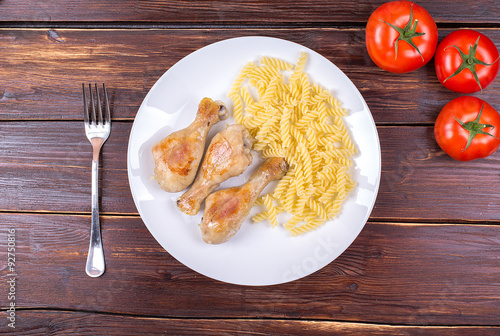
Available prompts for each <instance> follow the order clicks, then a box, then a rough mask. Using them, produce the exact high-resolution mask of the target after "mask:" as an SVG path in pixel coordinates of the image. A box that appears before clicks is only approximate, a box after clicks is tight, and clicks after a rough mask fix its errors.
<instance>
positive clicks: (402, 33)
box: [380, 5, 425, 62]
mask: <svg viewBox="0 0 500 336" xmlns="http://www.w3.org/2000/svg"><path fill="white" fill-rule="evenodd" d="M380 21H382V22H383V23H385V24H387V25H389V26H390V27H392V28H393V29H394V30H396V31H397V32H398V33H399V36H398V38H397V39H396V41H395V42H394V52H395V57H394V59H397V58H398V42H399V41H405V42H406V43H408V44H409V45H411V46H412V47H413V48H414V49H415V50H416V51H417V52H418V54H419V55H420V57H421V58H422V62H423V61H424V56H422V53H421V52H420V50H419V49H418V47H417V46H416V45H415V43H414V42H413V38H414V37H417V36H422V35H425V33H417V32H416V31H417V24H418V20H417V19H415V21H413V5H411V7H410V19H409V20H408V23H407V24H406V25H405V26H404V28H401V27H398V26H395V25H393V24H391V23H389V22H385V21H383V20H380Z"/></svg>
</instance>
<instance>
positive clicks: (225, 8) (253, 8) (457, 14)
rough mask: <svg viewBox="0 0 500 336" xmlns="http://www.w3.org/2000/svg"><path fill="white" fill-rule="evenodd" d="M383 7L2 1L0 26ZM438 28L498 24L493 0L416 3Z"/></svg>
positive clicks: (320, 17) (316, 15)
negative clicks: (456, 24) (442, 25)
mask: <svg viewBox="0 0 500 336" xmlns="http://www.w3.org/2000/svg"><path fill="white" fill-rule="evenodd" d="M384 2H385V1H381V0H376V1H370V0H364V1H356V2H352V1H346V0H344V1H338V0H337V1H317V0H316V1H307V2H297V1H292V0H280V1H266V0H254V1H250V0H244V1H237V2H235V1H228V0H223V1H208V0H203V1H196V2H193V1H186V0H184V1H172V0H160V1H158V0H154V1H153V0H146V1H144V0H125V1H119V0H112V1H100V0H84V1H79V2H78V5H74V4H68V3H67V2H65V1H62V0H52V1H50V2H47V3H44V4H43V5H40V3H39V2H37V1H35V0H23V1H16V0H3V1H2V9H3V10H2V12H1V13H0V21H9V22H12V21H14V22H19V21H20V22H24V21H42V22H50V23H52V22H57V21H63V22H67V21H71V22H101V21H102V22H141V23H142V22H146V23H152V24H155V23H159V22H161V23H172V24H178V23H188V24H189V23H197V24H214V23H215V24H221V23H224V24H265V25H269V24H271V25H272V24H295V23H298V24H314V23H321V24H323V23H330V24H332V23H352V22H366V20H367V19H368V17H369V16H370V14H371V13H372V12H373V11H374V10H375V8H377V7H378V6H379V5H380V4H382V3H384ZM419 5H421V6H423V7H424V8H426V9H427V11H429V13H430V14H431V15H432V17H433V18H434V20H436V21H437V22H439V23H441V22H446V23H449V22H474V23H497V24H498V23H499V22H500V21H499V8H498V3H496V2H495V0H485V1H481V2H480V3H479V2H478V3H471V2H468V1H465V0H458V1H457V0H455V1H452V0H446V1H431V0H423V1H419Z"/></svg>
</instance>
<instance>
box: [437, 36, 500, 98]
mask: <svg viewBox="0 0 500 336" xmlns="http://www.w3.org/2000/svg"><path fill="white" fill-rule="evenodd" d="M479 38H480V36H478V38H477V40H476V43H474V45H471V46H469V54H468V55H467V54H465V53H464V52H463V51H462V50H461V49H460V48H459V47H457V46H455V45H451V46H448V47H453V48H455V49H457V50H458V52H459V54H460V57H461V58H462V64H460V66H459V67H458V68H457V70H455V72H454V73H453V74H451V76H450V77H448V78H446V79H445V80H444V81H443V83H444V82H446V81H447V80H448V79H450V78H452V77H454V76H456V75H458V74H459V73H461V72H462V71H463V70H465V69H469V71H470V72H472V75H473V76H474V79H475V80H476V83H477V85H479V88H480V89H481V92H483V87H482V86H481V83H480V82H479V78H478V77H477V73H476V65H478V64H480V65H485V66H491V65H493V64H494V63H495V62H496V61H498V58H497V59H496V60H495V62H493V63H491V64H489V63H486V62H483V61H481V60H478V59H477V58H476V50H477V46H478V44H479ZM448 47H446V48H448ZM446 48H445V50H446Z"/></svg>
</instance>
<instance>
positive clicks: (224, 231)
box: [200, 158, 289, 244]
mask: <svg viewBox="0 0 500 336" xmlns="http://www.w3.org/2000/svg"><path fill="white" fill-rule="evenodd" d="M288 168H289V166H288V164H287V162H286V161H285V159H283V158H269V159H266V160H265V161H264V163H262V164H261V165H260V167H259V168H258V169H257V170H256V171H255V172H254V173H253V174H252V176H251V177H250V179H249V180H248V182H246V183H245V184H243V185H242V186H239V187H233V188H228V189H222V190H219V191H216V192H214V193H212V194H210V195H209V196H208V197H207V199H206V201H205V213H204V215H203V219H202V222H201V224H200V229H201V235H202V238H203V240H204V241H205V242H206V243H208V244H222V243H225V242H226V241H228V240H229V239H231V238H232V237H233V236H234V235H235V234H236V232H238V230H239V229H240V227H241V224H242V223H243V221H244V220H245V218H246V217H247V216H248V214H249V212H250V209H251V208H252V206H253V204H254V203H255V200H256V199H257V197H259V194H260V193H261V192H262V190H263V189H264V188H265V187H266V186H267V185H268V184H269V182H271V181H273V180H277V179H280V178H282V177H283V176H284V175H285V174H286V172H287V171H288Z"/></svg>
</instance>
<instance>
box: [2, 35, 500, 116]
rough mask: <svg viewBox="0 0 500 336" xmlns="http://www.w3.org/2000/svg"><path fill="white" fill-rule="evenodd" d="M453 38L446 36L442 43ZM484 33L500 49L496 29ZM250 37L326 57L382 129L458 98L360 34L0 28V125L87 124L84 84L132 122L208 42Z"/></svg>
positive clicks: (498, 86) (492, 98)
mask: <svg viewBox="0 0 500 336" xmlns="http://www.w3.org/2000/svg"><path fill="white" fill-rule="evenodd" d="M451 31H452V29H441V30H440V36H441V37H444V36H445V35H446V34H447V33H449V32H451ZM480 31H482V32H483V33H485V34H486V35H488V36H489V37H490V38H491V39H492V40H493V41H496V43H497V46H499V47H500V30H499V29H481V30H480ZM250 35H263V36H272V37H278V38H284V39H288V40H291V41H293V42H297V43H300V44H302V45H304V46H306V47H309V48H311V49H313V50H315V51H317V52H318V53H320V54H322V55H323V56H325V57H326V58H327V59H329V60H330V61H332V62H333V63H334V64H336V65H337V66H338V67H339V68H340V69H341V70H342V71H344V72H345V74H346V75H347V76H348V77H349V78H350V79H351V80H352V81H353V83H354V84H355V85H356V86H357V87H358V89H359V91H360V92H361V94H362V95H363V96H364V97H365V100H366V102H367V104H368V106H369V107H370V109H371V112H372V114H373V117H374V119H375V121H376V122H377V123H403V124H415V123H417V124H421V123H428V124H431V123H433V122H434V121H435V119H436V117H437V115H438V113H439V111H440V109H441V108H442V107H443V106H444V105H445V104H446V103H447V102H448V101H450V100H451V99H453V98H455V97H458V96H459V94H456V93H453V92H451V91H449V90H447V89H446V88H444V87H443V86H442V85H441V84H440V83H439V81H438V80H437V78H436V75H435V71H434V65H433V63H432V62H433V61H431V63H429V64H427V65H426V66H425V67H423V68H421V69H419V70H417V71H414V72H411V73H407V74H393V73H389V72H386V71H383V70H381V69H380V68H378V67H377V66H376V65H375V64H374V63H373V62H372V61H371V59H370V57H369V56H368V53H367V52H366V48H365V43H364V39H365V38H364V29H362V28H349V29H335V28H324V29H321V30H316V29H309V28H306V29H293V30H290V29H242V30H234V29H165V30H128V29H125V30H101V29H92V30H71V29H56V30H53V29H51V30H47V29H28V30H25V29H0V52H1V54H2V64H3V66H2V67H1V68H0V120H33V119H44V120H45V119H50V120H68V119H76V118H82V117H81V114H82V95H81V92H80V91H81V83H82V82H94V81H99V82H105V83H106V86H107V87H108V88H109V93H110V99H111V104H112V115H113V118H115V119H128V120H132V119H133V118H134V117H135V115H136V113H137V110H138V108H139V106H140V104H141V102H142V100H143V99H144V97H145V96H146V94H147V93H148V91H149V90H150V88H151V87H152V86H153V84H154V83H155V82H156V81H157V80H158V79H159V78H160V76H161V75H162V74H163V73H164V72H165V71H167V70H168V69H169V68H170V67H171V66H173V65H174V64H175V63H176V62H177V61H179V60H180V59H182V58H183V57H185V56H186V55H188V54H190V53H191V52H193V51H195V50H197V49H199V48H202V47H204V46H206V45H209V44H211V43H214V42H217V41H221V40H223V39H227V38H232V37H238V36H250ZM243 65H244V64H242V66H243ZM239 70H240V69H234V72H235V76H236V75H237V73H238V72H239ZM313 80H314V79H313ZM230 84H231V80H228V83H227V86H228V88H229V87H230ZM499 90H500V81H498V80H497V81H496V82H494V83H493V84H492V85H491V86H490V87H488V88H486V90H485V91H484V93H483V94H480V97H481V98H482V99H484V100H486V101H488V102H489V103H490V104H491V105H492V106H493V107H495V108H497V109H500V100H499V99H498V95H496V92H498V91H499ZM224 94H225V93H224ZM477 95H479V94H477ZM219 98H221V99H223V98H225V97H219Z"/></svg>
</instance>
